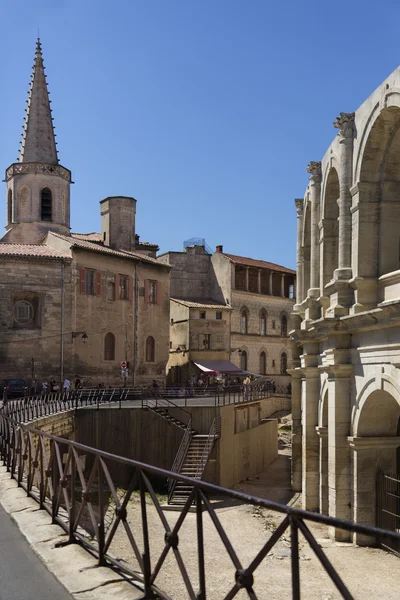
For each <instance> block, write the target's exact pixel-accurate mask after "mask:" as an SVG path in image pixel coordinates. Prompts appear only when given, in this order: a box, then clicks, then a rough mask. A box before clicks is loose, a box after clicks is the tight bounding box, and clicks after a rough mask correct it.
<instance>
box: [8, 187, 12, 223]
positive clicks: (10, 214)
mask: <svg viewBox="0 0 400 600" xmlns="http://www.w3.org/2000/svg"><path fill="white" fill-rule="evenodd" d="M12 201H13V193H12V190H8V198H7V222H8V224H10V223H12V216H13V214H12V213H13V205H12Z"/></svg>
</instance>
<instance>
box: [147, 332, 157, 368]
mask: <svg viewBox="0 0 400 600" xmlns="http://www.w3.org/2000/svg"><path fill="white" fill-rule="evenodd" d="M154 361H155V341H154V338H153V337H151V335H150V336H149V337H148V338H147V340H146V362H154Z"/></svg>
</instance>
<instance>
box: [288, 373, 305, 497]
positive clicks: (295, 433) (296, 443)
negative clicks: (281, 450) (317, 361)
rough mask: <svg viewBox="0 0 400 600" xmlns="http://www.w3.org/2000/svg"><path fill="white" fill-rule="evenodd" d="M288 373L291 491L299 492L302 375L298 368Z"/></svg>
mask: <svg viewBox="0 0 400 600" xmlns="http://www.w3.org/2000/svg"><path fill="white" fill-rule="evenodd" d="M288 373H289V375H291V376H292V379H291V384H292V490H293V491H294V492H301V465H302V443H301V440H302V432H301V387H302V383H301V379H302V375H303V374H302V372H301V370H300V369H299V368H297V369H289V370H288Z"/></svg>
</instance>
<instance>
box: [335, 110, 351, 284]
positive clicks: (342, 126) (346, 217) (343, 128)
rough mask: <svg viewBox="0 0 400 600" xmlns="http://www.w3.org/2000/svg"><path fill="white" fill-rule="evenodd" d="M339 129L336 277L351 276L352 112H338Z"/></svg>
mask: <svg viewBox="0 0 400 600" xmlns="http://www.w3.org/2000/svg"><path fill="white" fill-rule="evenodd" d="M333 125H334V127H335V128H336V129H339V137H340V142H339V143H340V173H339V186H340V196H339V202H338V205H339V249H338V250H339V253H338V254H339V256H338V264H339V268H338V269H337V273H336V279H341V280H346V279H347V280H349V279H350V278H351V211H350V209H351V193H350V188H351V187H352V167H353V141H354V113H340V115H339V116H338V117H337V118H336V120H335V122H334V123H333Z"/></svg>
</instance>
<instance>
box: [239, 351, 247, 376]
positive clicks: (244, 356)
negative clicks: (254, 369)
mask: <svg viewBox="0 0 400 600" xmlns="http://www.w3.org/2000/svg"><path fill="white" fill-rule="evenodd" d="M240 368H241V369H242V371H247V352H246V350H242V353H241V355H240Z"/></svg>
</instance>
